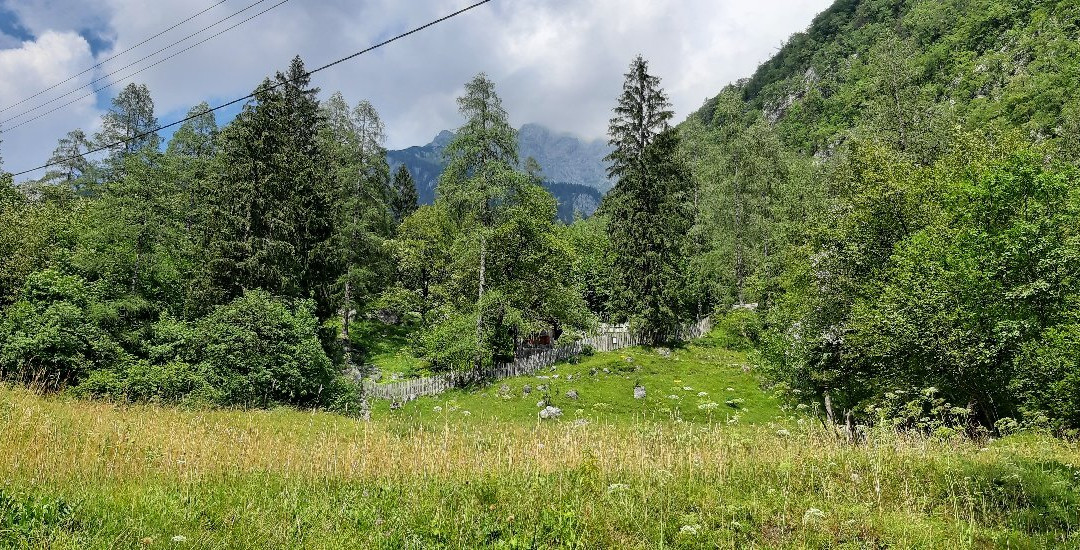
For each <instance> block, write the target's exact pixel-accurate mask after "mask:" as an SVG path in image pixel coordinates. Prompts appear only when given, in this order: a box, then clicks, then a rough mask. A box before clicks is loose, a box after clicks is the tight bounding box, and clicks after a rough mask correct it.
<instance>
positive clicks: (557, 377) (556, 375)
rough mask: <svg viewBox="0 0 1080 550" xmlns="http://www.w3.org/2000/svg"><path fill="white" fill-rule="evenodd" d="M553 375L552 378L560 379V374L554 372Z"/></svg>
mask: <svg viewBox="0 0 1080 550" xmlns="http://www.w3.org/2000/svg"><path fill="white" fill-rule="evenodd" d="M551 377H552V378H554V379H556V380H558V379H559V375H558V374H552V375H551Z"/></svg>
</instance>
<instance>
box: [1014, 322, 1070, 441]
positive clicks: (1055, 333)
mask: <svg viewBox="0 0 1080 550" xmlns="http://www.w3.org/2000/svg"><path fill="white" fill-rule="evenodd" d="M1012 368H1013V370H1014V372H1015V376H1014V378H1013V380H1012V382H1011V386H1010V388H1009V389H1010V390H1011V391H1014V392H1016V395H1017V398H1018V399H1019V400H1020V402H1021V403H1022V405H1021V410H1022V411H1023V413H1024V414H1023V417H1024V418H1025V419H1026V420H1027V421H1028V422H1029V423H1032V424H1035V425H1043V424H1047V423H1050V424H1051V425H1052V426H1053V427H1057V428H1061V427H1071V428H1076V427H1078V426H1080V325H1077V324H1075V323H1069V324H1063V325H1056V326H1052V327H1049V328H1047V329H1046V330H1045V331H1043V333H1042V334H1040V335H1039V336H1038V338H1033V339H1031V340H1029V341H1027V342H1025V343H1024V344H1023V345H1022V346H1021V349H1020V351H1019V353H1017V355H1016V358H1015V359H1014V361H1013V365H1012Z"/></svg>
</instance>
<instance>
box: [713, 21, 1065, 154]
mask: <svg viewBox="0 0 1080 550" xmlns="http://www.w3.org/2000/svg"><path fill="white" fill-rule="evenodd" d="M1077 59H1080V3H1077V2H1075V1H1034V0H1004V1H1002V0H837V1H836V2H835V3H834V4H833V5H832V6H831V7H830V8H828V9H827V10H826V11H824V12H823V13H821V14H820V15H819V16H818V17H817V18H815V19H814V22H813V24H812V25H811V26H810V28H809V29H808V30H807V31H806V32H803V33H799V34H796V35H794V36H792V37H791V39H790V40H789V41H788V42H787V44H786V45H785V46H784V47H783V48H782V49H781V50H780V52H779V53H777V54H776V55H775V56H774V57H773V58H772V59H770V60H768V61H766V62H765V63H763V64H762V65H761V66H760V68H759V69H758V70H757V72H756V73H755V74H754V75H753V76H752V77H751V78H749V79H747V80H743V81H740V82H738V83H736V84H733V85H731V86H729V87H728V88H726V89H725V90H724V92H723V93H721V94H720V95H718V96H717V97H716V98H713V99H712V100H709V101H707V102H706V104H705V105H704V106H703V107H702V108H701V109H700V110H699V111H698V112H697V113H695V115H694V116H696V117H698V118H699V119H701V120H702V121H704V122H706V123H713V124H724V123H732V122H735V121H732V120H731V118H732V116H734V118H736V119H740V120H738V124H737V125H741V126H748V125H749V124H751V123H752V122H753V121H754V120H757V119H759V118H760V117H764V118H766V119H767V120H768V121H770V122H774V123H775V124H776V127H777V130H778V131H779V133H780V135H781V137H782V139H783V140H784V141H785V144H786V145H788V146H789V147H791V148H793V149H795V150H798V151H801V152H803V153H806V154H815V153H821V152H824V151H828V150H829V149H831V148H832V147H834V146H835V145H836V143H838V142H841V141H843V140H844V139H845V135H846V134H847V133H848V132H850V131H851V130H852V129H853V128H856V127H858V126H859V125H861V124H862V123H863V122H865V121H866V120H867V119H868V118H872V117H873V116H875V103H878V102H881V101H882V100H883V99H885V97H883V95H884V94H883V92H885V91H886V90H887V89H888V88H890V86H893V87H895V85H896V84H900V85H902V87H903V88H904V89H905V94H906V95H905V96H904V97H901V98H899V99H898V102H899V101H905V102H910V103H911V104H912V108H913V109H921V110H923V111H926V112H927V113H929V115H928V120H929V119H933V123H934V124H939V125H940V124H950V123H956V122H959V123H961V124H966V125H968V126H971V127H995V128H1017V129H1020V130H1021V131H1022V132H1023V133H1024V134H1026V135H1027V136H1030V137H1031V138H1033V139H1035V140H1043V139H1060V138H1062V137H1066V136H1067V135H1068V134H1069V133H1070V132H1073V131H1075V128H1076V127H1077V122H1076V121H1077V114H1078V113H1080V94H1078V91H1077V86H1076V83H1077V82H1080V64H1078V63H1077ZM890 80H891V82H890ZM733 102H737V103H739V104H740V107H741V109H740V110H739V111H738V112H737V113H732V109H731V103H733ZM927 123H928V124H930V122H927Z"/></svg>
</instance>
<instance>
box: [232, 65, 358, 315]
mask: <svg viewBox="0 0 1080 550" xmlns="http://www.w3.org/2000/svg"><path fill="white" fill-rule="evenodd" d="M317 93H318V89H317V88H312V87H311V85H310V76H309V75H308V73H307V71H306V70H305V69H304V63H303V61H302V60H301V59H300V58H299V57H296V58H294V59H293V61H292V63H291V64H290V65H289V69H288V70H287V71H286V72H284V73H280V72H279V73H277V75H276V76H275V77H274V79H273V80H272V81H271V80H270V79H266V80H265V81H264V82H263V83H262V85H260V86H259V87H258V89H256V90H255V94H254V95H255V97H254V100H253V101H252V102H250V103H248V104H247V105H245V106H244V110H243V111H242V112H241V113H240V115H239V116H238V117H237V118H236V120H234V121H233V122H232V123H231V124H230V125H229V126H227V127H226V128H225V129H224V130H223V131H222V152H221V154H222V166H221V171H220V172H219V174H218V177H217V178H216V181H215V182H214V186H215V192H214V193H212V199H213V201H214V204H213V208H212V210H213V221H212V222H211V223H212V224H213V228H212V231H213V232H214V234H215V242H214V243H212V245H211V246H213V248H214V249H215V253H214V259H213V261H212V271H213V275H214V277H213V280H214V285H215V286H216V287H217V289H218V290H219V292H220V294H221V296H220V298H221V299H224V300H228V299H232V298H234V297H237V296H239V295H241V294H242V293H243V291H244V290H245V289H254V288H262V289H264V290H267V291H270V292H271V293H274V294H277V295H281V296H287V297H297V298H314V299H315V301H316V306H317V313H318V314H319V316H320V317H321V318H323V319H325V318H327V317H328V316H329V315H330V313H331V311H333V309H334V304H333V300H332V295H333V288H334V285H335V284H336V283H337V280H338V277H339V275H340V271H339V268H338V267H337V266H338V262H337V261H336V258H335V257H334V256H333V255H332V254H328V253H327V251H328V250H332V249H333V242H332V239H333V236H334V222H335V219H336V218H337V216H336V213H335V211H334V201H335V198H336V195H335V186H334V177H333V166H334V164H333V162H331V159H330V157H329V155H328V153H327V152H326V150H325V147H324V146H323V145H322V143H321V140H320V139H319V132H320V127H321V125H322V122H321V116H320V111H319V102H318V100H317V99H316V97H315V96H316V94H317Z"/></svg>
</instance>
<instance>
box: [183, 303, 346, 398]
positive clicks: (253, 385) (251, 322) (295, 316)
mask: <svg viewBox="0 0 1080 550" xmlns="http://www.w3.org/2000/svg"><path fill="white" fill-rule="evenodd" d="M314 309H315V304H314V303H313V302H311V301H308V300H305V301H300V302H298V303H297V304H296V305H295V306H293V307H289V306H288V305H286V304H285V303H284V302H283V301H282V300H280V299H277V298H274V297H272V296H270V295H269V294H268V293H266V292H264V291H261V290H254V291H248V292H246V293H245V294H244V295H243V296H241V297H240V298H238V299H236V300H235V301H234V302H232V303H231V304H228V305H225V306H219V307H218V308H217V309H215V310H214V311H213V312H212V313H211V314H210V315H208V316H207V317H205V318H203V319H202V320H200V321H199V322H198V324H197V331H196V336H195V340H196V342H197V343H198V350H199V355H200V357H201V368H200V370H201V371H202V372H204V373H206V377H207V380H208V382H209V384H210V385H211V386H212V387H213V388H214V389H215V390H216V391H217V392H219V395H220V397H219V400H220V402H221V404H224V405H242V406H258V407H267V406H270V405H273V404H279V403H285V404H292V405H298V406H304V407H307V406H319V405H322V404H324V403H325V402H327V399H328V398H329V397H330V396H329V395H324V392H327V393H328V392H329V391H330V390H332V388H333V387H334V384H335V379H336V378H337V377H338V373H337V372H336V369H335V368H334V365H333V363H332V362H331V361H330V358H329V357H327V355H326V352H325V351H324V350H323V347H322V343H321V342H320V340H319V322H318V320H317V319H316V318H315V313H314Z"/></svg>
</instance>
